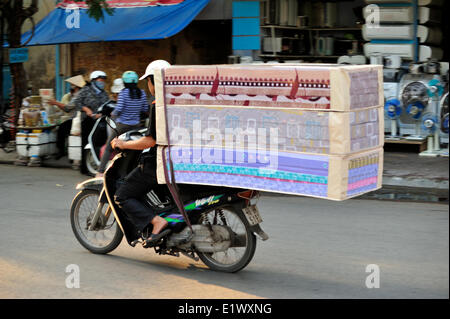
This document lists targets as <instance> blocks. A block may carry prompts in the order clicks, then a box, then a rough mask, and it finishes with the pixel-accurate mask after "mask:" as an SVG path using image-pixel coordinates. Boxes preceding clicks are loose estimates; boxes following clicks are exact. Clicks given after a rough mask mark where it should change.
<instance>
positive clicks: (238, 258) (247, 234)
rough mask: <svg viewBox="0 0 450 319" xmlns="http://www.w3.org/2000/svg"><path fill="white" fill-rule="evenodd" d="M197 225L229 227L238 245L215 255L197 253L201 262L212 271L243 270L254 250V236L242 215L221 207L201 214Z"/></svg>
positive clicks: (232, 271) (239, 212)
mask: <svg viewBox="0 0 450 319" xmlns="http://www.w3.org/2000/svg"><path fill="white" fill-rule="evenodd" d="M199 223H201V224H210V225H223V226H227V227H229V229H230V231H232V232H233V234H234V236H235V237H236V238H239V243H240V244H239V245H234V246H230V247H229V248H228V249H227V250H226V251H221V252H215V253H203V252H197V254H198V256H199V258H200V259H201V260H202V262H203V263H204V264H205V265H206V266H208V267H209V268H210V269H212V270H216V271H221V272H230V273H234V272H238V271H240V270H242V269H243V268H245V267H246V266H247V265H248V264H249V263H250V261H251V260H252V258H253V255H254V254H255V250H256V236H255V234H253V232H252V231H251V230H250V225H249V223H248V221H247V218H246V217H245V215H244V213H243V212H242V211H240V210H238V209H236V208H234V207H231V206H230V207H222V208H220V209H215V210H212V211H209V212H206V213H203V214H202V217H201V218H200V221H199Z"/></svg>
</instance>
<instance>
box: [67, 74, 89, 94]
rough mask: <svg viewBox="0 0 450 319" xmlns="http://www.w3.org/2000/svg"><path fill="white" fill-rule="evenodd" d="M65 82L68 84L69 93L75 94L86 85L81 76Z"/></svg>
mask: <svg viewBox="0 0 450 319" xmlns="http://www.w3.org/2000/svg"><path fill="white" fill-rule="evenodd" d="M66 82H68V83H70V92H71V93H75V92H77V91H78V90H80V89H81V88H82V87H83V86H85V85H86V81H85V80H84V78H83V76H82V75H76V76H73V77H71V78H68V79H66Z"/></svg>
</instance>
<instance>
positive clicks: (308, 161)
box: [155, 64, 384, 200]
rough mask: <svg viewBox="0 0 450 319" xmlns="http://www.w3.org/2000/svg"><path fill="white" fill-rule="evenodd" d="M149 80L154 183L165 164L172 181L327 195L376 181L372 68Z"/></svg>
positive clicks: (165, 73)
mask: <svg viewBox="0 0 450 319" xmlns="http://www.w3.org/2000/svg"><path fill="white" fill-rule="evenodd" d="M155 87H156V117H157V121H156V123H157V124H156V126H157V127H156V133H157V143H158V144H159V145H170V148H167V147H166V148H164V147H159V150H158V163H159V164H158V171H157V172H158V181H159V182H160V183H165V182H166V179H165V176H166V175H165V174H164V165H166V167H167V168H168V169H169V170H170V169H173V170H174V174H175V181H176V182H177V183H190V184H208V185H221V186H229V187H241V188H250V189H258V190H264V191H271V192H279V193H289V194H296V195H305V196H314V197H321V198H327V199H333V200H343V199H347V198H350V197H353V196H357V195H360V194H362V193H365V192H368V191H372V190H375V189H378V188H380V187H381V177H382V163H383V150H382V146H383V141H384V137H383V134H384V114H383V108H382V105H383V83H382V67H381V66H372V65H365V66H339V65H332V64H301V65H298V64H296V65H289V64H285V65H280V64H278V65H247V66H243V65H240V66H231V65H212V66H176V67H170V68H167V69H164V70H161V72H157V74H155ZM169 149H170V153H169ZM169 162H170V163H171V164H172V165H169V164H170V163H169ZM164 163H165V164H164Z"/></svg>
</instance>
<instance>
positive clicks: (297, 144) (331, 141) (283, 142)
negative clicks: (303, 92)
mask: <svg viewBox="0 0 450 319" xmlns="http://www.w3.org/2000/svg"><path fill="white" fill-rule="evenodd" d="M166 117H167V120H168V123H169V126H170V128H169V137H170V144H171V145H174V146H188V145H192V146H198V147H200V146H208V145H214V146H217V145H223V146H224V147H228V148H232V147H237V148H244V147H247V146H248V145H249V144H250V143H251V142H252V141H253V143H254V144H256V146H258V145H260V146H261V144H263V145H262V146H263V147H265V148H269V149H271V147H272V143H270V141H269V139H271V138H272V139H274V138H276V139H277V140H278V143H277V145H276V150H278V151H287V152H302V153H315V154H341V155H343V154H348V153H354V152H360V151H363V150H368V149H372V148H375V147H379V146H382V145H383V142H384V110H383V108H368V109H361V110H356V111H350V112H323V111H312V110H301V109H267V108H256V107H255V108H247V107H235V108H227V107H210V106H203V105H194V106H190V107H181V106H171V107H168V108H167V111H166ZM158 124H159V123H158ZM274 130H275V131H274ZM161 136H163V138H161ZM240 137H241V138H240ZM157 140H158V144H160V145H161V144H167V137H166V136H165V134H163V133H162V134H160V135H157ZM164 140H166V142H164ZM262 140H263V141H262ZM264 140H265V141H264ZM229 141H231V143H229ZM230 144H232V145H230Z"/></svg>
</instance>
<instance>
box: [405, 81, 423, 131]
mask: <svg viewBox="0 0 450 319" xmlns="http://www.w3.org/2000/svg"><path fill="white" fill-rule="evenodd" d="M401 99H402V104H403V107H404V108H405V112H404V114H405V116H404V117H403V120H405V119H406V120H407V121H408V122H410V123H415V124H416V130H415V134H414V135H412V136H409V137H407V139H411V140H423V139H424V138H425V137H424V136H422V134H421V131H420V118H421V117H422V114H423V112H424V110H425V108H426V107H427V105H428V102H429V100H430V96H429V95H428V88H427V86H426V85H425V84H424V83H422V82H419V81H415V82H411V83H409V84H408V85H406V86H405V87H404V88H403V90H402V93H401ZM404 122H405V121H404Z"/></svg>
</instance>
